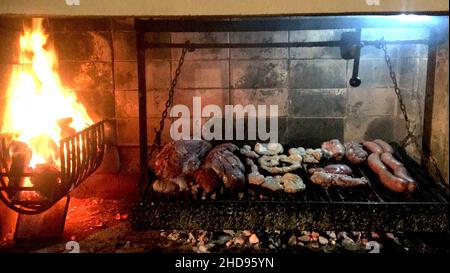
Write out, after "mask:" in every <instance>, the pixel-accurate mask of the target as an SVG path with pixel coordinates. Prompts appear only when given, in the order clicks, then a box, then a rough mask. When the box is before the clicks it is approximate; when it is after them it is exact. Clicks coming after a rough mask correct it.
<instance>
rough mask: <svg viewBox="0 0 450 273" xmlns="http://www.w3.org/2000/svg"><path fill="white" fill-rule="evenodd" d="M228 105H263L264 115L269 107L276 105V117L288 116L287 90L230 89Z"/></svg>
mask: <svg viewBox="0 0 450 273" xmlns="http://www.w3.org/2000/svg"><path fill="white" fill-rule="evenodd" d="M230 103H231V104H232V105H237V104H240V105H243V106H246V105H254V106H255V108H256V109H257V107H258V105H265V106H267V108H266V111H267V112H266V113H267V115H268V114H269V106H270V105H277V106H278V114H276V116H279V117H281V116H287V114H288V105H289V101H288V90H287V89H284V88H280V89H232V90H231V93H230Z"/></svg>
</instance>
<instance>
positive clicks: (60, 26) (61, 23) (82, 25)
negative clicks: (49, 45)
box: [48, 17, 111, 31]
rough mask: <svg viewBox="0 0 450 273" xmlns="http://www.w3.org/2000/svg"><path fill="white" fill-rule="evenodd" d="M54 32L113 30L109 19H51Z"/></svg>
mask: <svg viewBox="0 0 450 273" xmlns="http://www.w3.org/2000/svg"><path fill="white" fill-rule="evenodd" d="M48 20H49V22H50V25H51V27H52V30H54V31H102V30H103V31H108V30H110V29H111V21H110V19H109V18H85V17H83V18H49V19H48Z"/></svg>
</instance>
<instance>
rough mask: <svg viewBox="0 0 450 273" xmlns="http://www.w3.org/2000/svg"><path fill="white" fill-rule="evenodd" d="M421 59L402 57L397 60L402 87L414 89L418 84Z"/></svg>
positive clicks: (399, 81) (399, 82)
mask: <svg viewBox="0 0 450 273" xmlns="http://www.w3.org/2000/svg"><path fill="white" fill-rule="evenodd" d="M419 61H420V60H419V59H417V58H401V59H397V60H396V62H395V65H396V69H397V71H396V73H397V81H398V85H399V87H400V88H401V89H409V90H411V89H414V88H415V87H416V86H417V77H418V71H419Z"/></svg>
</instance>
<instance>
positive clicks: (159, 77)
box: [114, 61, 170, 90]
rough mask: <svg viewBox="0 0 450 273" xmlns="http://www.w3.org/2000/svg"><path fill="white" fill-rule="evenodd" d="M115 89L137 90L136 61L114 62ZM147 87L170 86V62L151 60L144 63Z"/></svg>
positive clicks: (159, 87)
mask: <svg viewBox="0 0 450 273" xmlns="http://www.w3.org/2000/svg"><path fill="white" fill-rule="evenodd" d="M114 67H115V71H114V73H115V75H114V76H115V77H114V79H115V81H116V83H115V87H116V90H138V81H139V79H138V75H137V63H136V62H115V63H114ZM145 70H146V82H147V84H146V86H147V89H161V88H163V89H165V88H169V86H170V62H168V61H152V62H148V63H147V64H146V69H145Z"/></svg>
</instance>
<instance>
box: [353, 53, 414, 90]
mask: <svg viewBox="0 0 450 273" xmlns="http://www.w3.org/2000/svg"><path fill="white" fill-rule="evenodd" d="M421 60H422V59H419V58H400V59H392V60H391V62H392V67H393V69H394V72H395V73H396V76H397V82H398V85H399V87H400V88H401V89H410V90H411V89H414V88H415V87H416V86H417V80H418V79H417V77H418V71H419V64H420V61H421ZM347 68H348V69H347V70H348V71H347V77H348V78H350V77H351V74H352V71H353V61H349V63H348V67H347ZM359 77H360V79H361V81H362V83H361V85H360V87H361V88H374V87H390V88H392V87H393V86H394V85H393V83H392V80H391V78H390V76H389V70H388V67H387V65H386V62H385V60H384V59H366V60H361V62H360V65H359Z"/></svg>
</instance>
